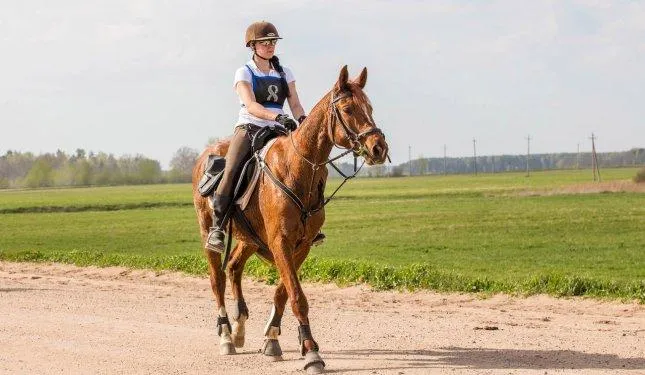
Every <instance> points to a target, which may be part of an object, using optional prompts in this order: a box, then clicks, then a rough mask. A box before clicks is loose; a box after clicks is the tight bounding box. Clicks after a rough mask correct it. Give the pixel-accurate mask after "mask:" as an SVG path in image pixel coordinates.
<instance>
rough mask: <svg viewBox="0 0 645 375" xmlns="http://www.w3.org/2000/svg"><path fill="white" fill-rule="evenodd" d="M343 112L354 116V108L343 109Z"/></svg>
mask: <svg viewBox="0 0 645 375" xmlns="http://www.w3.org/2000/svg"><path fill="white" fill-rule="evenodd" d="M343 112H345V113H347V114H348V115H351V114H352V107H345V108H343Z"/></svg>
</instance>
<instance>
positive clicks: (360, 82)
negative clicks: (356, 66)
mask: <svg viewBox="0 0 645 375" xmlns="http://www.w3.org/2000/svg"><path fill="white" fill-rule="evenodd" d="M354 82H356V84H358V86H359V87H360V88H361V89H364V88H365V83H367V68H363V70H361V74H359V75H358V78H356V80H354Z"/></svg>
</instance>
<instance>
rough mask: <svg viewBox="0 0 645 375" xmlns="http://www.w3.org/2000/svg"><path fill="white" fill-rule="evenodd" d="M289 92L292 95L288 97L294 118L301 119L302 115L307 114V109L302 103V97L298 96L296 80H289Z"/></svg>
mask: <svg viewBox="0 0 645 375" xmlns="http://www.w3.org/2000/svg"><path fill="white" fill-rule="evenodd" d="M289 93H290V94H291V96H289V97H288V98H287V102H288V103H289V108H290V109H291V114H293V118H295V119H299V118H300V116H302V115H304V114H305V110H304V109H303V108H302V105H301V104H300V98H299V97H298V91H297V90H296V81H291V82H289Z"/></svg>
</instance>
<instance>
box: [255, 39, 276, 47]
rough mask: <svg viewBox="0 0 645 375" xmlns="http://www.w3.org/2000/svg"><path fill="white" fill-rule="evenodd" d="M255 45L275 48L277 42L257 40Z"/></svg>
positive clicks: (274, 40) (273, 40)
mask: <svg viewBox="0 0 645 375" xmlns="http://www.w3.org/2000/svg"><path fill="white" fill-rule="evenodd" d="M256 43H257V44H261V45H263V46H275V45H276V44H278V40H277V39H269V40H258V41H257V42H256Z"/></svg>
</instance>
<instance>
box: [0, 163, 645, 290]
mask: <svg viewBox="0 0 645 375" xmlns="http://www.w3.org/2000/svg"><path fill="white" fill-rule="evenodd" d="M635 174H636V169H612V170H603V180H604V181H621V180H629V179H631V178H632V177H633V176H634V175H635ZM590 177H591V173H590V171H549V172H535V173H532V175H531V177H528V178H527V177H525V176H524V174H523V173H504V174H486V175H479V176H467V175H456V176H427V177H412V178H409V177H408V178H389V179H368V178H365V179H356V180H353V181H350V182H349V183H347V184H346V186H345V187H344V188H343V189H342V190H341V191H340V193H339V194H338V195H337V196H338V199H336V200H334V201H332V203H330V204H329V205H328V206H327V221H326V223H325V227H324V231H325V233H326V234H327V237H328V241H327V242H326V243H325V245H323V246H321V247H317V248H314V249H313V250H312V255H311V257H310V259H308V260H307V262H306V263H305V265H304V266H303V270H302V273H301V276H302V278H303V279H307V280H315V281H331V282H338V283H341V284H343V283H353V282H366V283H368V284H371V285H373V286H375V287H377V288H383V289H387V288H409V289H415V288H429V289H434V290H441V291H475V292H500V291H502V292H510V293H522V294H526V293H528V294H530V293H542V292H545V293H550V294H554V295H591V296H601V297H602V296H607V297H612V298H627V299H639V300H640V301H645V194H643V193H595V194H566V195H563V194H542V193H543V192H546V191H549V190H552V189H558V188H561V187H566V186H571V185H576V184H583V183H589V182H590ZM339 182H340V181H339V180H331V181H329V184H328V187H327V190H328V191H332V190H331V189H333V188H335V186H336V185H337V184H338V183H339ZM0 259H7V260H35V261H63V262H71V263H76V264H81V265H86V264H96V265H126V266H132V267H146V268H155V269H172V270H181V271H185V272H189V273H196V274H202V273H205V269H206V268H205V267H206V266H205V261H204V259H203V256H202V251H201V247H200V244H199V236H198V227H197V222H196V219H195V212H194V209H193V207H192V196H191V190H190V186H189V185H148V186H128V187H105V188H76V189H49V190H12V191H0ZM247 271H248V273H250V274H252V275H255V276H256V277H258V278H261V279H265V280H268V281H275V278H276V274H275V271H273V270H272V269H270V268H269V267H267V266H266V265H265V264H263V263H262V262H260V261H259V260H257V259H253V260H252V261H251V262H250V264H249V265H248V266H247Z"/></svg>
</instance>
